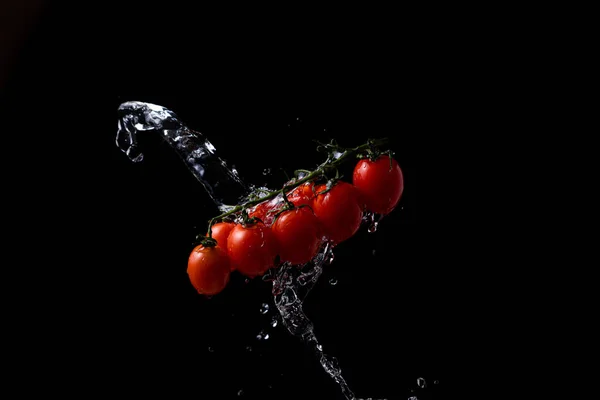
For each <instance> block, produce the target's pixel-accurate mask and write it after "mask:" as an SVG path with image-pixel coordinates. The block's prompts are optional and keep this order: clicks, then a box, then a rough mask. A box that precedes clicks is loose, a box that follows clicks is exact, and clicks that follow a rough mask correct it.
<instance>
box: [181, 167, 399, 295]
mask: <svg viewBox="0 0 600 400" xmlns="http://www.w3.org/2000/svg"><path fill="white" fill-rule="evenodd" d="M403 189H404V180H403V175H402V171H401V169H400V167H399V165H398V163H397V162H396V160H394V159H393V158H391V157H390V156H388V155H380V156H378V157H377V158H376V159H374V160H371V159H369V158H362V159H360V160H359V161H358V163H357V164H356V166H355V168H354V172H353V175H352V184H350V183H347V182H344V181H341V180H338V181H337V182H335V183H333V185H332V184H331V183H330V184H329V185H326V184H315V182H314V181H308V182H306V183H303V184H302V185H300V186H298V187H296V188H294V189H293V190H291V191H290V192H289V193H287V194H286V197H287V200H288V203H283V206H284V207H283V208H282V202H281V201H280V200H277V199H275V200H266V201H264V202H262V203H259V204H257V205H256V206H254V207H251V208H249V209H248V217H250V221H252V222H251V223H247V224H242V223H234V222H226V221H222V222H218V223H216V224H214V225H213V226H212V227H211V231H212V238H213V239H215V240H216V246H208V245H202V244H200V245H198V246H196V247H195V248H194V249H193V250H192V252H191V254H190V256H189V259H188V267H187V273H188V276H189V278H190V281H191V283H192V285H193V286H194V288H195V289H196V290H197V291H198V293H200V294H204V295H208V296H212V295H215V294H217V293H219V292H221V291H222V290H223V289H224V288H225V286H226V285H227V283H228V282H229V276H230V273H231V271H234V270H236V271H238V272H240V273H241V274H243V275H245V276H247V277H249V278H254V277H256V276H260V275H263V274H264V273H265V272H267V270H269V269H270V268H273V267H277V266H278V265H279V264H280V263H284V262H290V263H292V264H298V265H302V264H305V263H307V262H309V261H310V260H312V259H313V258H314V257H315V255H316V254H317V252H318V251H319V248H320V246H321V244H322V242H323V241H324V240H327V241H330V242H331V243H332V244H334V245H337V244H339V243H341V242H343V241H345V240H347V239H348V238H350V237H352V236H353V235H354V234H355V233H356V232H357V231H358V229H359V227H360V225H361V223H362V218H363V213H364V212H365V211H370V212H373V213H377V214H381V215H385V214H388V213H389V212H390V211H392V210H393V209H394V208H395V207H396V205H397V204H398V202H399V200H400V197H401V195H402V191H403Z"/></svg>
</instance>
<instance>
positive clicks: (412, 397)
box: [408, 396, 419, 400]
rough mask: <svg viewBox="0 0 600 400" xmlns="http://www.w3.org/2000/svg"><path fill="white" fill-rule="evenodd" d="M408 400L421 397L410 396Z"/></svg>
mask: <svg viewBox="0 0 600 400" xmlns="http://www.w3.org/2000/svg"><path fill="white" fill-rule="evenodd" d="M408 400H419V399H417V396H410V397H409V398H408Z"/></svg>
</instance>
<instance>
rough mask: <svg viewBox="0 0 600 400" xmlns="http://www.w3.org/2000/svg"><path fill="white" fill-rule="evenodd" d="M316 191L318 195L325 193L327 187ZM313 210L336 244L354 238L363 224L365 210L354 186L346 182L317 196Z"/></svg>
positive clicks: (325, 231) (326, 233)
mask: <svg viewBox="0 0 600 400" xmlns="http://www.w3.org/2000/svg"><path fill="white" fill-rule="evenodd" d="M315 190H316V192H317V193H320V192H323V191H325V190H326V186H325V185H319V186H317V187H316V189H315ZM313 210H314V212H315V215H316V217H317V219H318V220H319V221H320V222H321V226H322V227H323V230H324V233H325V235H326V236H327V237H328V238H329V240H331V241H332V242H333V243H334V244H339V243H341V242H343V241H344V240H347V239H349V238H350V237H352V236H353V235H354V234H355V233H356V232H357V231H358V229H359V228H360V225H361V223H362V217H363V208H362V207H361V204H360V201H359V199H358V192H357V191H356V189H355V188H354V186H352V185H351V184H349V183H347V182H344V181H338V182H337V183H336V184H335V185H334V186H333V187H332V188H331V189H330V190H329V191H327V192H326V193H321V194H317V197H315V199H314V201H313Z"/></svg>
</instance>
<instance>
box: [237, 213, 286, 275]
mask: <svg viewBox="0 0 600 400" xmlns="http://www.w3.org/2000/svg"><path fill="white" fill-rule="evenodd" d="M227 254H228V255H229V258H230V260H231V264H232V266H233V268H235V269H236V270H238V271H239V272H241V273H242V274H244V275H246V276H248V277H250V278H254V277H255V276H258V275H263V274H264V273H265V272H267V270H268V269H269V268H271V267H273V266H274V264H275V257H276V256H277V241H276V239H275V236H274V235H273V232H272V231H271V228H269V227H267V226H266V225H265V224H263V223H262V222H257V223H255V224H252V225H246V226H244V225H236V226H235V227H234V228H233V229H232V230H231V233H230V234H229V237H228V238H227Z"/></svg>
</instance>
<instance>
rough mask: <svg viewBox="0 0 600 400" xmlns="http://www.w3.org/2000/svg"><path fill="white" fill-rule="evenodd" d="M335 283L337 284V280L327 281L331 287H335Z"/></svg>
mask: <svg viewBox="0 0 600 400" xmlns="http://www.w3.org/2000/svg"><path fill="white" fill-rule="evenodd" d="M337 283H338V280H337V278H331V279H330V280H329V284H330V285H331V286H335V285H337Z"/></svg>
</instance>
